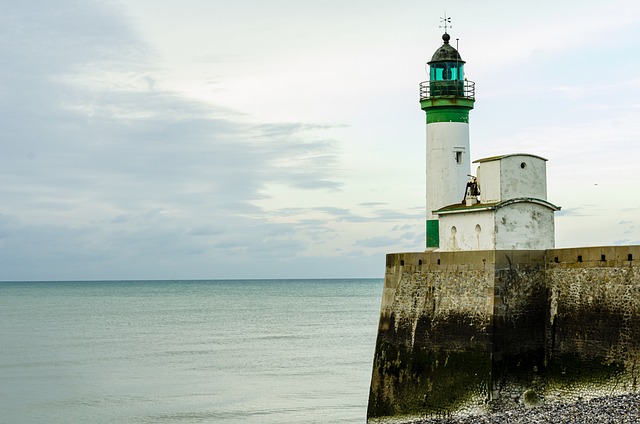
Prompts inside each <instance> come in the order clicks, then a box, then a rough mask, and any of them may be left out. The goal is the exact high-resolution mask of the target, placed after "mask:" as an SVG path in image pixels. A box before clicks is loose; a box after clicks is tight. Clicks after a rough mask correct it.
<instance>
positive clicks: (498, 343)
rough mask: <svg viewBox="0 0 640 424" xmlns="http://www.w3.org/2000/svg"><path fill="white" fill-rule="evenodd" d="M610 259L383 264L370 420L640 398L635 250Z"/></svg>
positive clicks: (511, 255) (412, 256)
mask: <svg viewBox="0 0 640 424" xmlns="http://www.w3.org/2000/svg"><path fill="white" fill-rule="evenodd" d="M612 249H613V248H589V249H564V250H563V249H558V250H550V251H475V252H431V253H403V254H391V255H387V268H386V274H385V287H384V295H383V301H382V307H381V314H380V323H379V332H378V339H377V343H376V351H375V356H374V366H373V372H372V379H371V391H370V397H369V407H368V418H376V417H384V416H391V417H400V416H403V417H424V416H447V415H455V414H457V413H461V412H472V411H475V412H482V411H486V410H491V409H498V410H505V409H510V408H513V407H515V406H516V405H517V404H519V403H524V402H525V397H526V396H524V394H525V393H528V394H529V395H530V396H529V397H535V398H536V399H537V401H539V402H542V403H544V402H550V401H563V400H569V401H570V400H572V399H575V398H577V397H585V396H586V395H589V394H591V395H596V394H599V393H617V392H629V391H636V390H637V386H636V382H637V379H638V371H637V368H638V366H637V365H636V362H637V361H638V359H640V278H639V277H640V272H638V269H637V267H638V261H637V259H638V258H640V247H638V246H636V247H624V251H622V250H620V249H619V250H620V251H618V250H616V249H617V248H616V249H613V250H612ZM576 253H579V254H578V255H576ZM605 257H609V258H612V259H611V260H608V261H604V260H603V258H605ZM633 257H635V258H636V260H635V261H633V260H632V258H633ZM593 258H597V260H595V259H593ZM625 259H628V260H626V261H625Z"/></svg>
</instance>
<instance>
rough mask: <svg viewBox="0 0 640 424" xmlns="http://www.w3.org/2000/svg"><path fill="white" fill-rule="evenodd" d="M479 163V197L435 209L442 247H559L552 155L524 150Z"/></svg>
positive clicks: (446, 249) (449, 249) (450, 249)
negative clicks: (550, 195)
mask: <svg viewBox="0 0 640 424" xmlns="http://www.w3.org/2000/svg"><path fill="white" fill-rule="evenodd" d="M474 163H478V164H479V166H478V170H477V186H478V188H479V192H480V194H479V195H476V194H473V192H474V190H470V193H471V194H468V195H467V197H466V198H465V201H464V202H462V203H458V204H453V205H449V206H446V207H443V208H441V209H438V210H436V211H433V213H434V215H437V216H438V221H439V225H438V227H439V242H440V246H439V250H440V251H453V250H487V249H498V250H518V249H525V250H537V249H540V250H544V249H552V248H554V246H555V236H554V235H555V227H554V216H553V214H554V212H555V211H558V210H560V208H559V207H558V206H555V205H553V204H552V203H549V202H548V201H547V177H546V159H544V158H541V157H539V156H535V155H530V154H525V153H519V154H510V155H504V156H495V157H490V158H486V159H480V160H477V161H475V162H474Z"/></svg>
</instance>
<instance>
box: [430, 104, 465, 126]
mask: <svg viewBox="0 0 640 424" xmlns="http://www.w3.org/2000/svg"><path fill="white" fill-rule="evenodd" d="M426 115H427V124H433V123H434V122H462V123H464V124H468V123H469V110H468V109H463V108H459V107H451V108H437V109H430V110H429V111H428V112H427V114H426Z"/></svg>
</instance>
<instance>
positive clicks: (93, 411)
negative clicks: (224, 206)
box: [0, 279, 383, 424]
mask: <svg viewBox="0 0 640 424" xmlns="http://www.w3.org/2000/svg"><path fill="white" fill-rule="evenodd" d="M382 286H383V280H382V279H329V280H294V279H291V280H201V281H193V280H189V281H56V282H53V281H51V282H0V423H48V424H49V423H65V424H68V423H93V424H96V423H166V424H169V423H176V424H177V423H180V424H183V423H261V424H270V423H273V424H275V423H278V424H283V423H298V424H299V423H364V422H365V421H366V409H367V399H368V394H369V383H370V379H371V367H372V363H373V353H374V348H375V339H376V332H377V325H378V318H379V310H380V300H381V294H382Z"/></svg>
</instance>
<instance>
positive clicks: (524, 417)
mask: <svg viewBox="0 0 640 424" xmlns="http://www.w3.org/2000/svg"><path fill="white" fill-rule="evenodd" d="M454 423H455V424H484V423H487V424H516V423H517V424H528V423H532V424H533V423H550V424H551V423H553V424H565V423H566V424H569V423H572V424H573V423H597V424H627V423H628V424H631V423H633V424H635V423H640V394H627V395H620V396H609V397H600V398H595V399H591V400H587V401H577V402H574V403H571V404H553V405H545V406H539V407H535V408H525V407H524V406H523V407H522V408H521V409H517V410H513V411H508V412H500V413H491V414H486V415H475V416H468V417H461V418H439V419H423V420H414V421H411V422H410V423H407V424H454Z"/></svg>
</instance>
